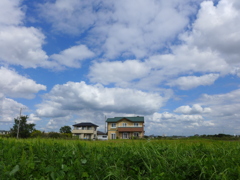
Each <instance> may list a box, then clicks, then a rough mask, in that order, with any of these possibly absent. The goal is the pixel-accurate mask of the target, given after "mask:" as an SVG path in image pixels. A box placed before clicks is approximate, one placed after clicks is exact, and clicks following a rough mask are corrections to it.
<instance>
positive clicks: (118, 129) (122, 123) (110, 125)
mask: <svg viewBox="0 0 240 180" xmlns="http://www.w3.org/2000/svg"><path fill="white" fill-rule="evenodd" d="M106 122H107V130H108V139H117V138H118V139H131V138H134V137H135V138H142V137H143V136H144V117H141V116H136V117H115V118H108V119H107V120H106Z"/></svg>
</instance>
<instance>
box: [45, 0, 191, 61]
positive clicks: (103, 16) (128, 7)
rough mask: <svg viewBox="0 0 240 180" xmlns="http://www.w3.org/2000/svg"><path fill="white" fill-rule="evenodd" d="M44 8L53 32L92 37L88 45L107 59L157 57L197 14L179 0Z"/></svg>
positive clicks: (55, 4) (57, 3)
mask: <svg viewBox="0 0 240 180" xmlns="http://www.w3.org/2000/svg"><path fill="white" fill-rule="evenodd" d="M41 7H42V8H41V10H42V16H43V17H45V18H46V19H47V20H48V21H50V22H51V23H52V26H53V28H54V30H57V31H61V32H64V33H67V34H74V35H78V34H83V33H85V34H88V35H91V37H87V38H86V39H87V40H88V43H89V45H94V46H95V45H97V47H96V50H97V49H99V48H98V47H99V46H101V47H102V48H101V51H102V52H103V53H104V56H105V57H107V58H114V57H117V56H119V55H122V56H132V55H133V56H136V57H144V56H146V55H147V54H148V53H154V51H156V50H157V49H159V47H163V46H164V44H165V43H166V41H167V40H170V39H174V38H175V37H176V36H177V34H178V33H179V32H181V31H182V29H183V28H184V27H186V26H187V24H188V22H189V19H188V16H189V15H191V14H192V13H193V12H194V11H196V7H195V6H192V5H191V1H184V2H183V1H179V0H177V1H163V0H162V1H154V0H150V1H143V0H138V1H137V3H136V2H131V1H101V0H98V1H86V2H83V1H76V0H74V1H69V2H65V1H63V0H57V1H55V2H53V3H50V2H47V3H45V4H44V5H42V6H41ZM59 14H61V16H59ZM85 17H88V18H87V19H86V18H85ZM166 17H168V18H166ZM89 30H90V31H89Z"/></svg>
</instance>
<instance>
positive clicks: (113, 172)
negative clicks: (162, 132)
mask: <svg viewBox="0 0 240 180" xmlns="http://www.w3.org/2000/svg"><path fill="white" fill-rule="evenodd" d="M0 179H1V180H7V179H11V180H14V179H21V180H23V179H24V180H25V179H27V180H31V179H33V180H35V179H36V180H39V179H40V180H45V179H46V180H47V179H49V180H54V179H56V180H66V179H69V180H75V179H76V180H79V179H99V180H104V179H119V180H125V179H129V180H130V179H134V180H136V179H149V180H154V179H156V180H158V179H173V180H176V179H189V180H195V179H206V180H210V179H214V180H215V179H229V180H234V179H240V142H239V141H216V140H215V141H214V140H203V139H192V140H109V141H80V140H58V139H18V140H17V139H10V138H9V139H7V138H0Z"/></svg>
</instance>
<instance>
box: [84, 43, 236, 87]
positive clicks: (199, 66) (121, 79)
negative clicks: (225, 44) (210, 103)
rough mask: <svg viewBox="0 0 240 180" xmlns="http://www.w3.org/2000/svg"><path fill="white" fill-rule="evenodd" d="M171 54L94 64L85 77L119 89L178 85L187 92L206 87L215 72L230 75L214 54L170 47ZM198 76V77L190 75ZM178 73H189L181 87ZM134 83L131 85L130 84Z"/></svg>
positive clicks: (183, 46)
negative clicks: (197, 74)
mask: <svg viewBox="0 0 240 180" xmlns="http://www.w3.org/2000/svg"><path fill="white" fill-rule="evenodd" d="M172 51H173V52H172V54H163V55H156V56H151V57H149V58H148V59H146V60H145V61H143V62H141V61H137V60H127V61H124V62H119V61H117V62H101V63H95V64H94V65H93V66H92V67H91V68H90V73H89V77H90V80H91V81H92V82H98V83H103V84H109V83H116V84H117V85H118V86H121V87H126V85H127V87H133V86H134V87H137V88H142V89H146V88H149V89H151V88H155V87H156V86H159V85H165V84H169V85H171V86H173V85H178V86H180V87H181V88H182V89H189V88H193V87H197V86H200V85H210V84H212V83H213V82H214V81H215V80H216V79H217V78H218V76H219V75H218V73H219V74H221V75H225V74H227V73H229V72H231V68H230V67H229V65H228V64H227V63H226V62H225V61H224V59H222V58H221V57H219V56H218V55H217V54H216V53H214V52H212V51H211V50H209V51H201V50H199V49H197V48H196V47H189V46H187V45H181V46H174V47H172ZM103 68H104V69H103ZM194 73H201V74H205V73H207V75H203V76H201V77H194V76H192V74H194ZM180 74H184V75H186V74H189V75H191V76H189V77H188V79H189V78H191V80H192V81H191V82H187V83H188V84H186V82H185V84H181V83H182V81H183V80H185V79H186V77H185V78H183V77H182V78H179V79H178V76H179V75H180ZM133 80H135V81H134V82H132V83H131V81H133Z"/></svg>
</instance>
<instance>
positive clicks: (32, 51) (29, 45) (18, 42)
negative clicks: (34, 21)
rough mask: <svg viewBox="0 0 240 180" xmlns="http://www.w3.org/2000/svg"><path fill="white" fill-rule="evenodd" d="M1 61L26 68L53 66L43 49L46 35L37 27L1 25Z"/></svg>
mask: <svg viewBox="0 0 240 180" xmlns="http://www.w3.org/2000/svg"><path fill="white" fill-rule="evenodd" d="M0 31H1V33H0V62H1V61H3V62H5V63H7V64H14V65H22V66H23V67H25V68H29V67H33V68H35V67H37V66H43V67H47V66H51V63H50V62H47V58H48V56H47V55H46V53H45V52H44V51H43V50H42V44H43V42H44V38H45V37H44V35H43V34H42V33H41V32H40V31H39V30H37V29H36V28H33V27H30V28H26V27H16V26H5V27H0Z"/></svg>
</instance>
